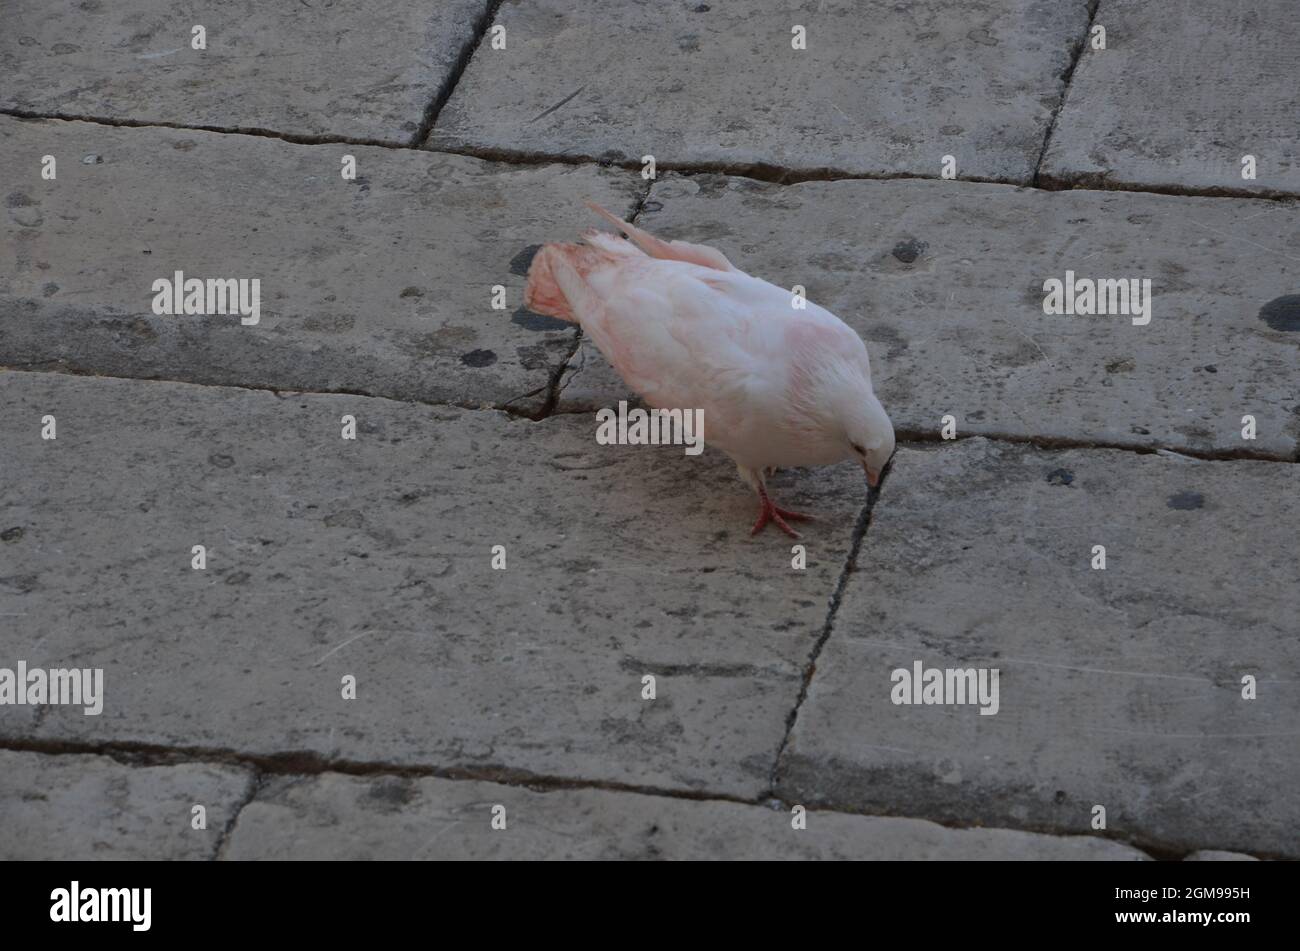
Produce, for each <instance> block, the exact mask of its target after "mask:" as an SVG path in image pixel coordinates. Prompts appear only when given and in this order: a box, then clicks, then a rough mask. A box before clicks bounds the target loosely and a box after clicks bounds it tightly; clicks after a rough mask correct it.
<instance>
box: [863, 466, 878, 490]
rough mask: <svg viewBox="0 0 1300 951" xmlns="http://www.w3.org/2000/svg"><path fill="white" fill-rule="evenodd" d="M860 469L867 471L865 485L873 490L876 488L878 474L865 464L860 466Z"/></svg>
mask: <svg viewBox="0 0 1300 951" xmlns="http://www.w3.org/2000/svg"><path fill="white" fill-rule="evenodd" d="M862 468H863V469H865V470H867V485H869V486H871V487H872V488H873V489H874V488H875V487H876V486H878V485H880V473H879V472H875V471H873V470H872V468H871V467H870V466H869V465H867V464H866V463H865V462H864V463H863V464H862Z"/></svg>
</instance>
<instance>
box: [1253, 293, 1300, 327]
mask: <svg viewBox="0 0 1300 951" xmlns="http://www.w3.org/2000/svg"><path fill="white" fill-rule="evenodd" d="M1259 319H1260V320H1262V321H1264V323H1266V324H1268V325H1269V326H1270V327H1272V328H1273V329H1274V330H1300V294H1288V295H1286V296H1285V297H1275V298H1273V300H1271V301H1269V302H1268V303H1267V304H1265V305H1264V306H1263V307H1261V308H1260V309H1259Z"/></svg>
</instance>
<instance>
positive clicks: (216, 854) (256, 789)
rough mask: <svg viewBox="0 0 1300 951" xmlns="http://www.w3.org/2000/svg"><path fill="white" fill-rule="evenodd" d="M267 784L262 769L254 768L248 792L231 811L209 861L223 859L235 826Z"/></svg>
mask: <svg viewBox="0 0 1300 951" xmlns="http://www.w3.org/2000/svg"><path fill="white" fill-rule="evenodd" d="M265 784H266V777H265V776H264V775H263V773H262V771H261V770H260V769H257V768H256V767H253V768H252V771H251V775H250V776H249V778H248V791H247V792H246V793H245V794H244V795H243V796H241V797H240V799H239V802H237V803H235V808H234V809H233V810H231V813H230V818H229V819H227V820H226V824H225V826H224V827H223V828H222V830H221V835H220V836H218V837H217V847H216V848H215V849H213V850H212V857H211V858H210V859H209V860H208V861H211V862H218V861H220V860H221V859H222V858H223V853H224V852H225V849H226V844H227V843H228V842H229V841H230V835H231V833H232V832H234V831H235V825H236V823H238V822H239V817H240V816H242V815H243V814H244V809H245V808H247V807H248V804H249V803H251V802H252V801H253V800H254V799H256V798H257V796H258V793H260V792H261V791H262V787H263V786H264V785H265Z"/></svg>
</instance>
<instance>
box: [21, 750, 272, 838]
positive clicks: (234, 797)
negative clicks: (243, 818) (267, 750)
mask: <svg viewBox="0 0 1300 951" xmlns="http://www.w3.org/2000/svg"><path fill="white" fill-rule="evenodd" d="M251 792H252V778H251V776H250V774H249V773H247V772H246V771H244V770H239V769H234V768H232V767H228V766H218V765H215V764H211V763H185V764H181V765H177V766H126V765H123V764H122V763H118V762H116V761H114V760H111V759H109V758H108V757H106V756H72V755H67V756H65V755H60V756H47V755H45V754H42V753H20V752H13V751H10V750H0V860H4V861H15V860H28V861H30V860H51V859H62V860H75V861H84V860H86V859H116V860H121V859H168V860H173V859H209V858H212V857H213V855H214V854H215V852H216V850H217V846H218V844H219V842H220V839H221V834H222V832H223V831H224V830H225V828H226V824H227V823H228V822H229V821H230V819H231V818H232V817H233V816H234V814H235V812H236V811H237V809H238V807H239V804H240V803H241V802H243V801H244V800H245V799H246V798H247V797H248V796H249V795H250V794H251ZM195 806H203V807H204V810H205V813H206V822H207V828H206V829H195V828H193V818H194V816H193V809H194V807H195Z"/></svg>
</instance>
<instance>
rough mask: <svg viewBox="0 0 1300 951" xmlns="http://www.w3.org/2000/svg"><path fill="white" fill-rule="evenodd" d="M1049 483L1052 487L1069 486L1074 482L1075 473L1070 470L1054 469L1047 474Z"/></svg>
mask: <svg viewBox="0 0 1300 951" xmlns="http://www.w3.org/2000/svg"><path fill="white" fill-rule="evenodd" d="M1047 481H1048V482H1049V483H1050V484H1052V485H1069V484H1070V483H1071V482H1073V481H1074V473H1073V472H1071V471H1070V470H1069V469H1053V470H1052V471H1051V472H1049V473H1047Z"/></svg>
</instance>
